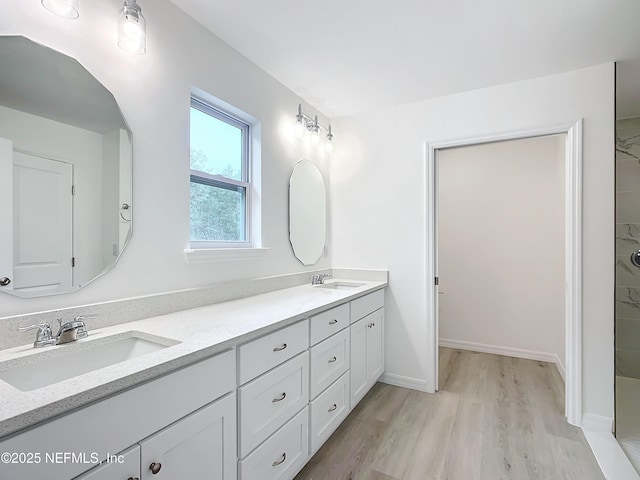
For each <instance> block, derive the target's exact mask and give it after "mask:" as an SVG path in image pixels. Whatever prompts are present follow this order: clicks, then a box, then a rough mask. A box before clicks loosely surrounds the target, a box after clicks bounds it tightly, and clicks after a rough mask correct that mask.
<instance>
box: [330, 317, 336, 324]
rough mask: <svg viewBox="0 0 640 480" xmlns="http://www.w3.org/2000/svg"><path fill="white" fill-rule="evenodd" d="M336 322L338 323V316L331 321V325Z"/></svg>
mask: <svg viewBox="0 0 640 480" xmlns="http://www.w3.org/2000/svg"><path fill="white" fill-rule="evenodd" d="M336 323H338V319H337V318H334V319H333V320H331V321H330V322H329V325H335V324H336Z"/></svg>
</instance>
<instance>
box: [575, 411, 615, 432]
mask: <svg viewBox="0 0 640 480" xmlns="http://www.w3.org/2000/svg"><path fill="white" fill-rule="evenodd" d="M582 428H583V429H584V430H589V431H590V432H606V433H611V432H613V418H611V417H604V416H602V415H595V414H593V413H585V414H583V415H582Z"/></svg>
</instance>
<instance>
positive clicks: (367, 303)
mask: <svg viewBox="0 0 640 480" xmlns="http://www.w3.org/2000/svg"><path fill="white" fill-rule="evenodd" d="M382 307H384V290H378V291H376V292H373V293H370V294H369V295H365V296H364V297H360V298H357V299H355V300H354V301H353V302H351V323H353V322H357V321H358V320H360V319H361V318H362V317H364V316H366V315H369V314H370V313H371V312H375V311H376V310H378V309H379V308H382Z"/></svg>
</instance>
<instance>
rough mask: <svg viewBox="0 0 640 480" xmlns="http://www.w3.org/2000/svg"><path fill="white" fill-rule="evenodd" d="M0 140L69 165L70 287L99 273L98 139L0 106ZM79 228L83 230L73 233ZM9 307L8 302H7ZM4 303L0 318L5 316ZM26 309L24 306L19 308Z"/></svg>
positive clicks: (0, 306)
mask: <svg viewBox="0 0 640 480" xmlns="http://www.w3.org/2000/svg"><path fill="white" fill-rule="evenodd" d="M0 132H2V134H1V135H0V136H5V137H6V138H9V139H11V140H13V148H14V149H17V150H23V151H26V152H29V153H33V154H36V155H42V156H44V157H47V158H51V159H53V160H58V161H61V162H65V163H69V164H71V165H73V182H74V185H75V186H76V195H75V197H74V200H73V217H74V229H73V243H74V249H73V253H74V255H75V257H76V267H75V268H74V271H73V284H74V285H78V284H84V283H85V282H87V281H88V279H91V278H93V277H94V276H96V275H97V274H98V273H99V272H101V271H102V268H103V266H102V236H101V233H102V209H101V208H100V202H101V198H102V181H101V178H102V156H103V136H102V135H101V134H99V133H96V132H92V131H90V130H85V129H82V128H77V127H73V126H71V125H67V124H64V123H60V122H56V121H54V120H49V119H47V118H44V117H39V116H36V115H31V114H29V113H25V112H21V111H18V110H13V109H10V108H6V107H3V106H0ZM78 225H82V228H77V226H78ZM7 301H8V302H10V301H11V300H9V299H7ZM4 303H5V302H4V298H3V302H2V303H1V304H0V316H1V315H2V312H3V311H4ZM20 303H22V304H25V305H26V304H27V303H29V301H28V300H23V301H22V302H20Z"/></svg>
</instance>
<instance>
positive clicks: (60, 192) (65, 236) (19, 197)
mask: <svg viewBox="0 0 640 480" xmlns="http://www.w3.org/2000/svg"><path fill="white" fill-rule="evenodd" d="M72 184H73V166H72V165H70V164H68V163H64V162H59V161H56V160H51V159H48V158H43V157H38V156H35V155H30V154H27V153H21V152H17V151H14V152H13V282H12V285H13V290H14V291H21V292H25V293H29V292H33V291H37V292H38V293H44V292H47V293H60V292H66V291H69V290H70V289H71V286H72V284H73V282H72V256H73V247H72V237H73V226H72V215H73V196H72V191H71V189H72Z"/></svg>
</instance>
